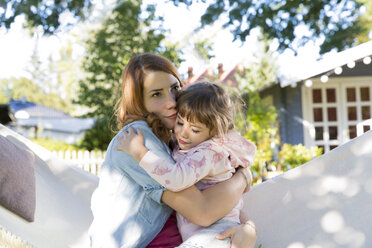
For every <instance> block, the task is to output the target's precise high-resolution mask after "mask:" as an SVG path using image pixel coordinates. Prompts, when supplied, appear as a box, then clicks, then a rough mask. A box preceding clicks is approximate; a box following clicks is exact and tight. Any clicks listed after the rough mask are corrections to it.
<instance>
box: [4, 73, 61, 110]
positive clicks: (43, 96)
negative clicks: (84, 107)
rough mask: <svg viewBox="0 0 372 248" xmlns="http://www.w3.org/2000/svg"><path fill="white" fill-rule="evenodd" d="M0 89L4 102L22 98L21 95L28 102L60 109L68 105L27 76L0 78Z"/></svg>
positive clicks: (58, 96)
mask: <svg viewBox="0 0 372 248" xmlns="http://www.w3.org/2000/svg"><path fill="white" fill-rule="evenodd" d="M0 89H2V90H3V92H4V93H3V94H4V96H5V97H6V100H5V101H6V103H8V102H9V101H10V99H22V97H26V99H27V101H29V102H34V103H37V104H41V105H44V106H47V107H51V108H55V109H59V110H62V111H64V110H66V109H67V106H68V103H67V102H66V101H65V100H64V99H62V98H61V97H60V95H59V94H58V93H46V92H44V90H43V89H42V88H41V87H40V86H39V85H38V84H36V83H34V82H33V81H31V80H30V79H27V78H23V77H22V78H19V79H18V78H10V79H2V80H0ZM0 98H1V95H0Z"/></svg>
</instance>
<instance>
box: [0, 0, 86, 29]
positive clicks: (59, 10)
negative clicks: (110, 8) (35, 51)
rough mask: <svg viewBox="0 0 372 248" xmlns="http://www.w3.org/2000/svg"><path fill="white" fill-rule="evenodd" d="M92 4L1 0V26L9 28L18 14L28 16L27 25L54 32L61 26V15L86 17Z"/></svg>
mask: <svg viewBox="0 0 372 248" xmlns="http://www.w3.org/2000/svg"><path fill="white" fill-rule="evenodd" d="M91 6H92V1H90V0H69V1H52V2H50V1H43V0H22V1H13V0H4V1H0V27H5V28H6V29H9V28H10V26H11V24H12V23H13V22H14V21H15V18H16V17H17V16H20V15H23V16H24V17H25V18H26V22H27V24H26V26H28V27H31V28H34V27H42V29H43V30H44V33H46V34H53V33H55V32H57V29H58V28H59V27H60V26H61V20H60V18H61V15H62V14H64V13H66V12H68V13H69V14H70V15H71V16H72V17H74V18H76V19H84V17H85V15H86V14H88V13H89V10H90V8H91Z"/></svg>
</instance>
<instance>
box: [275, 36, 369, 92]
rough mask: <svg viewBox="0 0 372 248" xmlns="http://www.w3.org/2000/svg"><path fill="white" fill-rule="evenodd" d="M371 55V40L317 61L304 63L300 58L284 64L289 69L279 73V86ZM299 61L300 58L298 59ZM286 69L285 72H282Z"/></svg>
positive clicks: (293, 82) (290, 83)
mask: <svg viewBox="0 0 372 248" xmlns="http://www.w3.org/2000/svg"><path fill="white" fill-rule="evenodd" d="M371 55H372V41H368V42H365V43H362V44H360V45H358V46H355V47H352V48H349V49H347V50H344V51H342V52H339V53H336V54H330V55H329V56H326V57H325V58H324V59H321V60H318V61H309V62H308V63H304V62H303V60H301V62H300V63H296V62H294V63H292V64H290V65H286V67H287V68H288V67H290V68H288V69H289V70H287V71H286V70H285V69H287V68H285V69H283V70H282V72H281V73H279V75H278V78H279V81H280V86H281V87H286V86H288V85H292V84H295V83H297V82H300V81H303V80H306V79H309V78H312V77H315V76H317V75H319V74H322V73H325V72H328V71H331V70H334V69H335V68H337V67H341V66H343V65H346V64H348V63H350V62H356V61H358V60H362V59H363V58H365V57H368V56H371ZM299 61H300V59H299ZM284 71H286V72H284Z"/></svg>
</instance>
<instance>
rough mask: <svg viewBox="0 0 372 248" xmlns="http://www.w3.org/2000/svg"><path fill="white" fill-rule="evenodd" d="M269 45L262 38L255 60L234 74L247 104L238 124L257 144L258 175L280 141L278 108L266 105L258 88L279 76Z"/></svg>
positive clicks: (243, 133)
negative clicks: (239, 72) (240, 71)
mask: <svg viewBox="0 0 372 248" xmlns="http://www.w3.org/2000/svg"><path fill="white" fill-rule="evenodd" d="M268 44H269V42H268V41H267V40H265V39H264V38H262V42H261V46H260V47H259V49H258V52H257V53H256V54H255V62H254V63H252V64H251V65H250V66H249V68H247V69H245V70H244V71H243V72H242V73H241V74H237V75H236V76H235V78H236V80H237V82H238V89H236V90H235V91H236V94H239V97H238V99H241V100H242V101H243V102H244V105H245V108H244V109H242V111H241V112H238V113H237V114H236V116H235V126H236V128H237V129H238V130H239V131H240V133H241V134H242V135H243V136H244V137H245V138H247V139H248V140H250V141H252V142H253V143H254V144H255V145H256V147H257V152H256V155H255V162H254V164H253V166H252V169H253V170H254V171H255V172H256V173H257V176H258V177H261V174H262V172H263V169H264V167H265V166H266V164H267V163H268V162H270V161H271V160H272V159H273V156H274V152H273V149H272V147H273V146H277V145H278V144H279V135H278V133H279V130H278V123H277V116H278V113H277V110H276V109H275V107H274V106H272V105H267V104H265V103H264V102H263V101H262V99H261V97H260V94H259V89H261V88H263V87H265V86H266V85H269V84H271V83H272V82H274V80H275V75H276V68H277V67H276V65H275V57H274V56H273V55H272V53H271V52H270V50H269V49H268V48H269V46H268Z"/></svg>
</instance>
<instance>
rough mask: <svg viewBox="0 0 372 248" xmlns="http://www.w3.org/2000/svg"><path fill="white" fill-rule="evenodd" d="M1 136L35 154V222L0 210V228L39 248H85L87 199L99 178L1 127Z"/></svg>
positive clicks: (90, 218) (87, 223)
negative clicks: (29, 221)
mask: <svg viewBox="0 0 372 248" xmlns="http://www.w3.org/2000/svg"><path fill="white" fill-rule="evenodd" d="M0 135H2V136H4V137H7V138H8V139H10V140H11V141H12V142H14V143H16V144H17V145H20V146H27V147H28V148H29V149H31V150H32V151H33V152H34V153H35V179H36V210H35V221H34V222H33V223H28V222H27V221H25V220H23V219H22V218H20V217H18V216H17V215H15V214H13V213H11V212H10V211H8V210H7V209H5V208H3V207H1V206H0V226H3V227H4V228H5V229H6V230H8V231H9V232H11V233H13V234H14V235H16V236H18V237H20V238H21V239H23V240H26V241H27V242H28V243H30V244H31V245H33V246H35V247H38V248H44V247H45V248H50V247H53V248H58V247H63V248H66V247H87V246H88V244H89V243H88V236H87V231H88V228H89V225H90V223H91V222H92V213H91V210H90V198H91V195H92V193H93V191H94V189H95V188H96V187H97V185H98V178H97V177H96V176H94V175H92V174H89V173H88V172H85V171H83V170H81V169H79V168H78V167H76V166H74V165H68V164H66V162H64V161H62V160H60V159H59V158H57V157H55V156H53V155H52V154H51V153H50V152H49V151H48V150H46V149H44V148H42V147H40V146H38V145H36V144H35V143H33V142H31V141H29V140H27V139H26V138H24V137H22V136H20V135H18V134H16V133H15V132H13V131H11V130H10V129H8V128H6V127H4V126H3V125H1V124H0ZM0 152H1V151H0Z"/></svg>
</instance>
